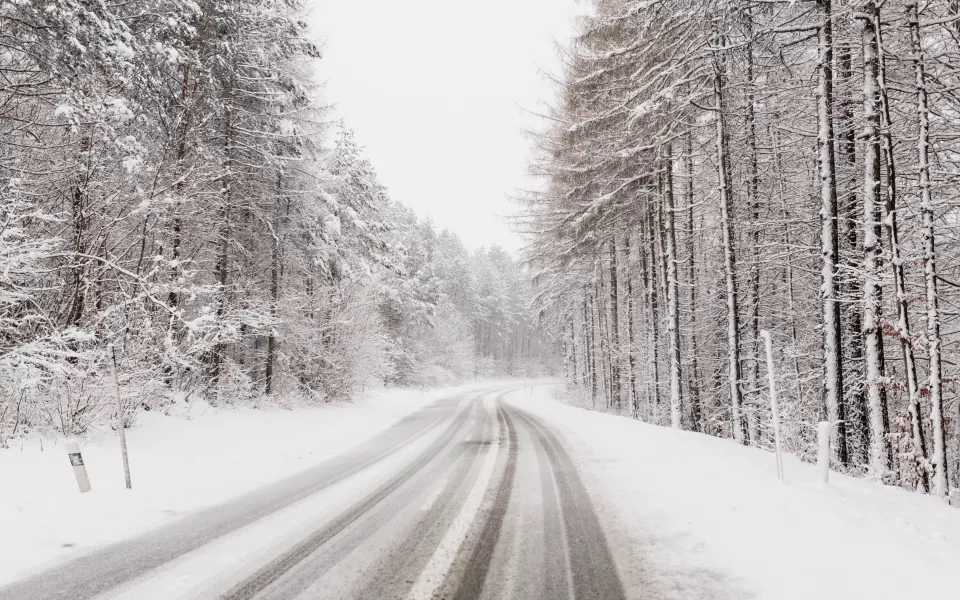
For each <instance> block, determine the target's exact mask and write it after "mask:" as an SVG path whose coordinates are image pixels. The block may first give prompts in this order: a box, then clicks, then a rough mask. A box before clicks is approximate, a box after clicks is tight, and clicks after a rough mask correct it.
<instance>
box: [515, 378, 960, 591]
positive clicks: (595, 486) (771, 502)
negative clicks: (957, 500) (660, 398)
mask: <svg viewBox="0 0 960 600" xmlns="http://www.w3.org/2000/svg"><path fill="white" fill-rule="evenodd" d="M534 389H535V390H536V392H535V393H534V394H532V395H531V396H527V395H525V394H511V395H510V396H509V397H508V401H510V402H511V403H513V404H515V405H516V406H518V407H520V408H522V409H525V410H529V411H530V412H532V413H535V414H537V415H540V416H541V417H542V418H544V419H545V420H546V421H547V422H548V423H552V424H554V426H555V427H557V428H558V430H559V432H560V433H561V439H564V440H565V442H566V444H567V446H568V447H569V449H570V451H571V454H572V456H573V458H574V460H575V461H577V464H578V468H579V470H580V471H581V475H582V477H583V478H584V482H585V483H586V484H587V488H588V489H589V490H590V492H591V497H592V499H593V501H594V504H595V505H596V506H597V509H598V512H599V513H600V515H601V521H602V522H603V523H604V525H605V530H606V531H607V535H608V537H609V538H610V542H611V546H612V547H613V548H612V550H613V551H614V553H615V554H616V559H617V562H618V567H619V568H620V570H621V572H622V573H623V574H624V575H625V577H624V579H625V582H626V583H628V584H629V585H630V586H632V587H629V588H628V590H627V591H628V596H629V597H636V598H641V597H642V598H684V599H687V598H709V599H720V598H737V599H740V598H757V599H764V598H770V599H776V600H793V599H796V600H809V599H810V598H817V599H818V600H832V599H837V600H839V599H844V600H848V599H850V598H870V599H871V600H878V599H886V598H891V599H893V598H897V599H899V598H922V597H948V596H950V595H951V594H955V593H956V592H955V590H957V589H958V588H960V510H957V509H956V508H952V507H949V506H947V505H945V504H944V503H942V502H940V501H938V500H936V499H934V498H931V497H929V496H923V495H921V494H917V493H911V492H908V491H904V490H900V489H895V488H891V487H884V486H881V485H879V484H874V483H870V482H868V481H864V480H860V479H855V478H851V477H846V476H843V475H839V474H837V473H831V475H830V485H829V486H828V487H826V488H825V487H823V486H822V485H821V484H819V483H817V472H816V468H815V466H814V465H810V464H806V463H801V462H800V461H798V460H796V459H795V458H794V457H793V456H790V455H786V456H784V469H785V473H786V481H787V483H785V484H781V483H779V482H778V481H777V473H776V463H775V459H774V455H773V454H772V453H769V452H765V451H762V450H758V449H753V448H745V447H741V446H738V445H736V444H734V443H732V442H730V441H729V440H723V439H717V438H713V437H709V436H706V435H701V434H697V433H692V432H679V431H672V430H670V429H667V428H664V427H654V426H650V425H645V424H643V423H639V422H637V421H634V420H632V419H629V418H625V417H619V416H614V415H608V414H602V413H598V412H592V411H588V410H584V409H580V408H576V407H572V406H567V405H564V404H562V403H560V402H557V401H556V400H553V399H551V390H549V389H547V388H543V387H541V388H534ZM658 592H659V593H658Z"/></svg>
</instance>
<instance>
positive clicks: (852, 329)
mask: <svg viewBox="0 0 960 600" xmlns="http://www.w3.org/2000/svg"><path fill="white" fill-rule="evenodd" d="M837 54H838V56H837V63H838V67H839V76H840V80H841V81H842V82H844V83H846V84H847V85H846V87H847V94H848V96H849V99H847V98H845V99H844V100H843V101H842V102H841V103H840V106H841V111H840V117H838V118H837V129H838V137H839V140H838V142H837V146H838V147H839V150H840V159H839V161H840V165H839V166H838V168H840V166H842V167H845V168H844V170H842V171H840V173H839V174H838V177H840V178H842V180H843V196H842V201H839V210H840V220H839V222H838V226H839V227H840V231H839V232H838V234H839V236H840V242H841V244H844V243H845V246H846V247H845V248H844V249H843V250H841V252H840V254H839V255H838V259H839V260H840V261H842V262H843V263H844V265H845V267H846V270H847V272H848V273H857V272H859V270H860V263H861V260H862V258H863V245H862V244H861V243H860V235H859V225H858V223H859V220H860V216H861V215H862V213H863V206H862V205H860V203H859V202H858V197H857V186H858V182H859V177H858V174H857V172H856V166H857V126H856V124H855V122H854V118H855V110H854V107H855V102H854V100H853V90H854V82H853V57H852V55H851V48H850V45H849V44H847V43H842V44H839V45H838V52H837ZM839 187H840V186H839V185H838V188H839ZM844 250H845V251H844ZM838 292H839V293H840V294H841V296H842V297H843V298H844V299H846V300H847V301H848V302H849V303H850V307H849V308H847V309H844V310H843V311H842V314H841V317H843V318H842V321H843V324H844V326H845V327H844V329H845V332H846V336H845V340H846V347H845V348H844V349H843V350H842V351H841V352H843V351H844V350H845V351H846V352H845V354H844V358H848V359H849V360H844V367H845V369H846V371H845V373H844V381H847V382H850V381H853V382H855V383H854V384H853V385H848V386H847V389H846V390H845V398H844V407H845V413H846V416H847V427H846V434H847V451H848V453H849V454H851V455H855V456H856V458H855V459H854V460H855V461H856V462H858V463H859V464H867V462H868V460H869V457H868V446H869V441H868V438H869V430H870V425H869V422H868V414H869V408H868V407H867V398H866V394H865V393H864V392H865V389H864V386H863V385H860V384H859V382H860V381H865V380H866V376H865V374H864V372H863V365H864V364H865V362H864V358H863V321H862V318H861V317H862V308H861V301H862V299H863V298H862V296H863V290H862V286H861V285H860V280H859V278H858V277H856V276H851V275H848V276H847V277H846V278H844V280H843V281H842V282H841V283H840V284H839V285H838Z"/></svg>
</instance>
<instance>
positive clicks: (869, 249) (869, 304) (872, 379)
mask: <svg viewBox="0 0 960 600" xmlns="http://www.w3.org/2000/svg"><path fill="white" fill-rule="evenodd" d="M864 12H866V13H867V15H868V17H869V18H867V19H864V24H863V65H864V67H863V111H864V131H863V134H862V137H863V140H864V174H863V278H864V283H863V340H864V347H865V359H866V388H867V403H868V404H867V405H868V412H869V419H870V446H869V463H868V468H869V470H868V472H869V474H870V477H871V478H873V479H875V480H877V481H882V480H883V477H884V475H885V474H886V473H887V472H888V471H889V469H890V465H889V463H888V461H887V428H886V422H885V419H884V414H883V398H882V397H881V386H882V385H883V376H884V373H883V371H882V364H881V357H880V343H881V338H880V336H878V335H877V333H878V331H879V327H880V319H881V313H880V310H881V309H880V240H879V239H878V237H879V236H878V235H877V223H876V220H877V209H878V207H879V200H880V137H879V130H880V112H879V109H880V97H879V93H878V89H877V77H878V74H879V66H878V44H877V33H876V30H875V29H874V23H875V21H874V18H873V17H874V14H875V13H877V12H879V11H878V10H877V6H876V4H875V3H874V2H868V3H867V4H866V5H865V6H864Z"/></svg>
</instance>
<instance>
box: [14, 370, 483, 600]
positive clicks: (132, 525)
mask: <svg viewBox="0 0 960 600" xmlns="http://www.w3.org/2000/svg"><path fill="white" fill-rule="evenodd" d="M491 385H493V384H491ZM479 387H483V386H482V385H479V384H471V385H467V386H462V387H460V388H450V389H445V390H435V391H426V392H424V391H421V390H388V391H380V392H377V393H373V394H368V395H367V396H365V397H363V398H360V399H358V400H357V401H356V402H354V403H349V404H347V403H344V404H333V405H326V406H321V407H314V408H297V409H294V410H290V409H282V408H276V407H267V408H259V409H254V408H234V409H213V408H210V407H209V405H206V404H204V403H203V402H193V403H191V404H190V405H189V408H182V409H180V411H178V414H176V415H175V416H166V415H163V414H159V413H141V414H140V415H138V417H137V423H136V425H135V426H134V427H133V428H131V429H128V430H127V445H128V447H129V452H130V471H131V476H132V481H133V489H132V490H129V491H128V490H126V489H124V481H123V468H122V466H121V458H120V446H119V441H118V438H117V435H116V433H115V432H113V431H110V430H109V429H106V430H102V431H95V432H92V433H91V434H90V435H89V436H87V438H86V439H83V440H80V447H81V448H80V449H81V452H82V455H83V460H84V462H85V463H86V466H87V470H88V473H89V476H90V481H91V484H92V491H90V492H88V493H86V494H80V493H79V492H78V490H77V484H76V480H75V479H74V474H73V469H72V467H71V466H70V462H69V459H68V458H67V454H66V449H65V447H64V446H65V444H64V440H62V439H54V438H41V437H30V438H27V439H25V440H20V441H17V442H16V443H15V444H11V448H10V449H8V450H0V474H2V483H0V532H2V533H0V585H2V584H4V583H9V582H10V581H13V580H15V579H18V578H20V577H23V576H25V575H26V574H28V573H30V572H33V571H35V570H37V569H41V568H44V567H48V566H50V565H52V564H55V563H57V562H60V561H63V560H67V559H69V558H71V557H73V556H76V555H77V554H78V553H80V552H84V551H88V550H90V549H92V548H96V547H99V546H102V545H104V544H107V543H110V542H113V541H117V540H119V539H122V538H124V537H128V536H131V535H134V534H136V533H140V532H142V531H144V530H146V529H150V528H153V527H157V526H160V525H163V524H165V523H168V522H170V521H171V520H173V519H175V518H177V517H178V516H180V515H183V514H185V513H187V512H190V511H193V510H196V509H199V508H203V507H207V506H211V505H215V504H217V503H219V502H222V501H224V500H227V499H229V498H232V497H234V496H237V495H239V494H241V493H243V492H246V491H249V490H251V489H255V488H257V487H259V486H261V485H264V484H266V483H269V482H271V481H275V480H278V479H281V478H283V477H284V476H287V475H290V474H292V473H295V472H297V471H299V470H302V469H305V468H307V467H310V466H313V465H315V464H316V463H319V462H321V461H323V460H326V459H328V458H331V457H332V456H334V455H336V454H339V453H341V452H343V451H345V450H347V449H349V448H350V447H353V446H357V445H359V444H362V443H363V442H364V441H365V440H368V439H370V438H371V437H373V436H374V435H376V434H377V433H379V432H381V431H383V430H384V429H386V428H388V427H389V426H391V425H393V424H394V423H396V422H397V421H399V420H400V419H401V418H403V417H404V416H406V415H408V414H410V413H412V412H413V411H415V410H417V409H418V408H421V407H423V406H425V405H427V404H429V403H431V402H433V401H434V400H436V399H438V398H440V397H443V396H449V395H451V394H456V393H459V392H461V391H467V390H470V389H477V388H479ZM183 406H184V407H186V406H187V405H186V404H184V405H183Z"/></svg>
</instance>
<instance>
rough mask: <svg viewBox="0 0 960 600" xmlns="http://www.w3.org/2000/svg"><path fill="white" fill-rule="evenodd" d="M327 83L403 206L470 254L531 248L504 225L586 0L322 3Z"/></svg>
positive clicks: (319, 20) (523, 183) (318, 3)
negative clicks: (495, 247) (536, 114)
mask: <svg viewBox="0 0 960 600" xmlns="http://www.w3.org/2000/svg"><path fill="white" fill-rule="evenodd" d="M310 10H311V13H310V17H309V20H310V22H311V24H312V25H313V29H314V31H315V34H316V35H317V36H319V37H320V38H321V39H322V41H323V43H324V47H325V49H324V58H323V60H322V61H320V62H321V65H320V69H321V70H320V76H321V78H322V79H324V80H326V82H327V87H326V97H327V98H328V99H329V100H331V101H332V102H334V103H335V104H336V111H337V114H338V116H341V117H343V118H345V119H346V122H347V125H348V126H349V127H352V128H353V129H354V130H356V134H357V140H358V141H359V143H361V144H362V145H364V146H365V147H366V149H367V154H368V155H369V157H370V160H371V162H372V163H373V165H374V167H375V168H376V169H377V173H378V175H379V177H380V180H381V182H382V183H384V185H386V186H387V187H388V188H389V190H390V195H391V197H392V198H393V199H395V200H398V201H400V202H402V203H404V204H406V205H407V206H410V207H412V208H413V209H414V210H416V211H417V213H418V214H420V215H421V216H429V217H430V218H431V219H432V220H433V222H434V225H435V226H436V227H437V228H438V229H444V228H448V229H450V230H452V231H454V232H456V234H457V235H458V236H460V238H461V239H462V240H463V241H464V243H465V244H466V245H467V246H468V247H470V248H477V247H479V246H483V245H490V244H500V245H501V246H504V247H505V248H508V249H511V250H515V249H517V248H519V247H520V246H521V245H522V240H521V239H520V237H519V236H517V235H516V234H514V233H513V232H511V230H510V227H509V226H508V224H507V223H506V222H505V220H504V219H503V216H504V215H508V214H510V213H511V212H513V211H514V210H515V205H514V204H513V202H512V201H511V200H510V199H509V196H510V195H512V194H514V193H515V191H516V190H517V189H518V188H523V187H528V186H529V180H528V179H526V168H527V155H528V149H529V141H528V140H527V139H526V138H525V137H524V136H523V133H522V130H523V126H524V124H530V122H531V121H532V120H533V121H535V119H534V118H533V117H531V116H530V115H529V114H525V111H524V110H523V109H530V110H536V109H537V108H538V106H539V105H540V103H541V101H542V100H545V99H548V98H550V97H551V96H552V94H553V91H552V89H553V86H552V85H551V84H550V83H549V82H548V80H547V79H546V77H545V76H544V74H543V73H544V72H548V73H554V74H556V73H557V72H558V70H559V59H558V58H557V50H556V42H557V41H559V42H564V41H566V40H567V39H568V38H569V36H570V35H571V32H572V30H573V17H574V16H575V15H576V14H578V13H579V12H580V11H582V10H584V6H583V4H582V3H579V2H577V1H576V0H475V1H473V2H463V1H458V0H312V6H311V7H310Z"/></svg>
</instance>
